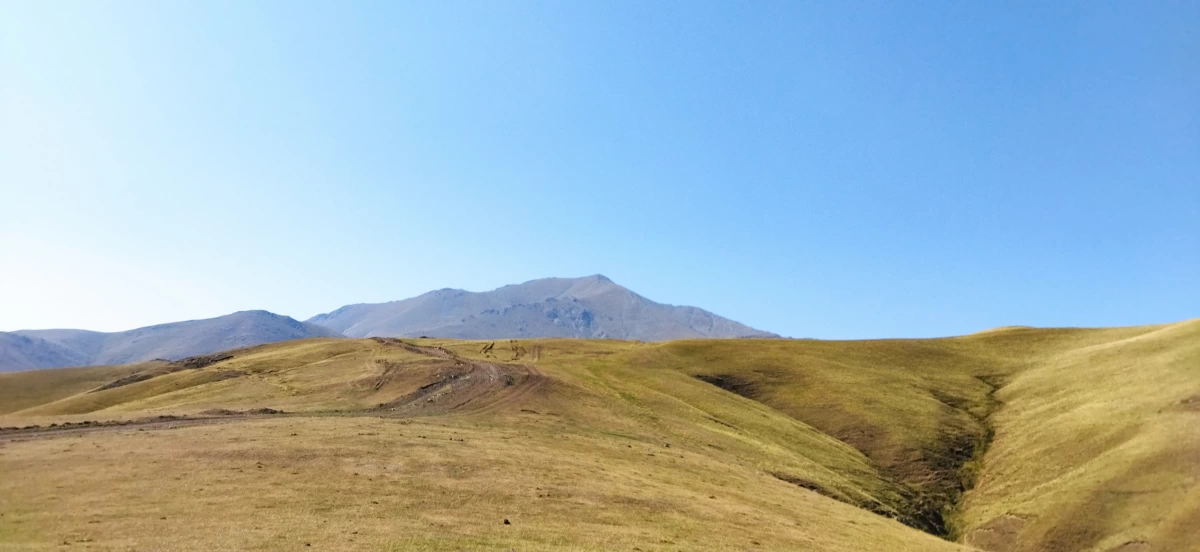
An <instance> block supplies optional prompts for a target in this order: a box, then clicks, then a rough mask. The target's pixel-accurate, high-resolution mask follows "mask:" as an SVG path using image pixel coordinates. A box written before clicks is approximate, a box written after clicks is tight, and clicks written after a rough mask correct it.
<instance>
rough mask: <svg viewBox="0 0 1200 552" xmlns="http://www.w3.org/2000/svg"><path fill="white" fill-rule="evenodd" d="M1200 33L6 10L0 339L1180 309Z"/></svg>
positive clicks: (464, 8) (618, 15) (928, 24)
mask: <svg viewBox="0 0 1200 552" xmlns="http://www.w3.org/2000/svg"><path fill="white" fill-rule="evenodd" d="M1198 22H1200V3H1196V2H1166V1H1163V2H1132V1H1122V2H1105V1H1086V2H1041V1H1038V2H958V1H954V2H919V3H915V2H890V3H884V2H800V1H788V2H778V3H769V2H724V3H713V2H696V1H687V2H657V1H656V2H641V1H638V2H633V1H619V2H618V1H603V2H600V1H597V2H590V3H585V2H545V3H539V2H525V1H520V2H443V1H437V2H432V1H431V2H419V3H418V2H406V3H400V2H379V3H368V2H350V3H341V2H337V3H335V2H328V3H309V2H290V1H289V2H242V1H233V2H214V1H203V2H182V1H177V2H176V1H173V2H157V1H144V2H133V1H129V2H101V1H95V2H91V1H89V2H57V1H55V2H27V1H10V0H0V330H15V329H20V328H42V327H83V328H90V329H99V330H121V329H128V328H131V327H135V326H140V325H146V324H151V323H158V322H166V321H172V320H179V319H188V318H202V317H209V316H216V315H220V314H225V313H228V312H231V311H235V310H245V309H252V308H262V309H268V310H271V311H275V312H279V313H283V314H289V315H292V316H295V317H297V318H301V319H303V318H307V317H309V316H312V315H314V314H317V313H319V312H325V311H329V310H332V309H334V308H337V307H339V306H341V305H343V304H347V303H356V302H375V301H386V300H393V299H400V298H404V297H409V296H412V295H416V294H419V293H422V292H425V291H428V290H431V289H435V288H442V287H460V288H465V289H469V290H486V289H491V288H494V287H497V286H500V285H504V284H508V283H516V282H521V281H525V280H529V279H534V278H538V277H544V276H580V275H586V274H593V273H603V274H605V275H607V276H609V277H610V278H612V279H613V280H614V281H616V282H618V283H620V284H623V285H626V286H628V287H630V288H631V289H633V290H635V291H638V292H639V293H641V294H643V295H645V296H647V297H650V298H651V299H654V300H657V301H661V302H667V303H675V304H692V305H697V306H701V307H704V308H707V309H710V310H712V311H714V312H717V313H719V314H722V315H725V316H728V317H731V318H733V319H736V320H739V321H742V322H745V323H747V324H750V325H753V326H755V327H758V328H762V329H766V330H771V331H775V332H778V333H781V334H784V335H789V336H797V337H824V338H861V337H881V336H906V337H907V336H914V337H915V336H934V335H949V334H961V333H968V332H973V331H976V330H980V329H984V328H988V327H993V326H999V325H1008V324H1029V325H1038V326H1060V325H1072V326H1079V325H1082V326H1106V325H1130V324H1145V323H1156V322H1168V321H1175V320H1180V319H1185V318H1192V317H1196V316H1200V32H1197V29H1198V27H1197V23H1198Z"/></svg>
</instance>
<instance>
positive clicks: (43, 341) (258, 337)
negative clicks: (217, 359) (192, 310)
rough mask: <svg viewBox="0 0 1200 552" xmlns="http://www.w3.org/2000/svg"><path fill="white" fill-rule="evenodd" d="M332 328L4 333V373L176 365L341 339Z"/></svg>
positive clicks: (236, 324)
mask: <svg viewBox="0 0 1200 552" xmlns="http://www.w3.org/2000/svg"><path fill="white" fill-rule="evenodd" d="M338 336H340V334H338V333H337V332H335V331H333V330H330V329H328V328H325V327H322V326H317V325H314V324H307V323H304V322H299V321H297V320H295V319H293V318H290V317H287V316H281V315H278V314H273V313H270V312H267V311H242V312H236V313H233V314H229V315H226V316H220V317H217V318H209V319H205V320H189V321H186V322H174V323H171V324H160V325H156V326H147V327H145V328H137V329H134V330H128V331H124V332H112V333H105V332H93V331H87V330H65V329H64V330H20V331H16V332H0V371H13V370H28V369H33V368H56V367H61V366H96V365H110V364H126V363H131V362H144V361H148V360H153V359H166V360H176V359H180V358H184V357H188V356H194V355H201V354H206V353H213V352H217V351H223V350H226V349H233V348H236V347H246V346H249V345H258V344H262V343H274V342H277V341H286V340H289V339H301V338H305V337H338Z"/></svg>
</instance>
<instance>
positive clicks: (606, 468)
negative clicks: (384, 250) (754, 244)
mask: <svg viewBox="0 0 1200 552" xmlns="http://www.w3.org/2000/svg"><path fill="white" fill-rule="evenodd" d="M1197 343H1200V323H1198V322H1197V321H1191V322H1184V323H1179V324H1172V325H1165V326H1154V327H1143V328H1116V329H1107V330H1082V329H1081V330H1073V329H1067V330H1039V329H1027V328H1012V329H1002V330H997V331H992V332H985V333H980V334H975V335H971V336H963V337H956V338H945V339H931V340H878V341H854V342H824V341H783V340H765V341H764V340H736V341H722V340H696V341H680V342H669V343H660V344H643V343H636V342H622V341H602V340H569V339H563V340H530V341H521V342H520V343H507V342H500V343H496V344H495V346H494V348H492V349H490V350H484V345H485V343H484V342H470V341H448V340H403V341H402V340H390V339H376V340H334V339H328V340H325V339H315V340H303V341H296V342H289V343H282V344H274V345H265V346H259V347H253V348H249V349H242V350H237V351H233V352H232V357H231V358H220V359H209V361H211V363H208V362H209V361H206V362H201V363H198V364H197V365H196V366H190V367H189V366H178V365H172V366H158V365H155V366H144V367H137V368H109V369H107V370H111V371H112V373H111V374H110V376H111V377H109V378H107V381H106V383H108V385H103V383H105V382H101V381H99V379H106V378H98V379H94V380H89V379H87V378H84V377H81V376H79V375H78V374H76V375H71V374H72V373H70V372H68V371H44V372H30V373H22V374H12V375H11V376H12V378H11V379H9V380H5V382H6V383H10V384H13V385H21V386H24V388H26V389H29V390H31V391H30V392H29V393H27V394H25V395H24V397H23V398H22V399H21V400H22V402H21V403H19V404H17V406H16V407H14V406H12V405H0V412H8V414H5V415H3V416H0V426H13V425H27V424H29V423H41V424H45V423H47V422H49V421H52V420H53V421H59V422H61V421H65V420H71V421H76V422H78V421H80V420H85V419H86V420H101V419H131V418H138V417H146V416H160V415H182V416H189V417H191V418H189V419H180V420H166V421H156V420H151V422H150V423H148V424H147V425H129V426H92V427H88V428H83V429H80V428H78V427H73V428H72V429H69V430H67V431H58V432H52V431H51V432H47V431H42V430H37V431H34V430H28V431H17V432H11V431H10V432H9V433H7V434H3V435H0V439H5V441H2V442H3V445H0V471H3V472H4V473H6V474H11V475H12V477H5V478H3V479H2V480H0V513H3V514H4V516H5V517H4V519H5V520H8V521H9V522H10V523H8V524H5V525H3V528H0V549H3V547H4V546H5V545H9V546H10V547H14V549H26V548H35V549H36V548H43V547H44V548H50V547H52V546H54V545H57V544H60V542H59V541H60V539H65V540H68V541H69V540H71V539H91V541H90V543H89V544H91V545H92V546H94V547H100V548H101V549H105V548H106V549H123V548H122V547H125V546H133V545H138V547H139V548H150V549H163V550H172V549H174V550H192V549H202V548H212V547H217V548H242V549H264V550H266V549H280V548H284V549H286V548H291V547H302V546H303V545H304V543H309V544H312V545H313V546H323V547H325V548H336V549H363V550H388V549H397V550H398V549H427V550H457V549H479V550H485V549H496V548H499V549H507V548H515V549H517V550H563V549H568V550H611V549H626V550H632V549H635V548H637V549H641V550H680V549H686V550H702V549H712V548H714V547H715V548H724V549H764V550H939V549H945V550H952V549H955V548H956V547H957V546H958V545H955V544H952V543H951V542H947V541H946V540H943V539H939V538H936V537H934V536H931V535H930V534H928V533H935V534H940V535H942V536H943V537H949V538H951V539H955V540H959V541H961V542H962V543H964V544H965V545H968V546H972V547H978V548H982V549H987V550H998V551H999V550H1003V551H1023V550H1043V549H1045V550H1096V551H1108V550H1123V551H1124V552H1131V551H1133V550H1187V549H1189V548H1188V547H1189V546H1191V545H1190V543H1192V542H1195V540H1194V539H1193V537H1194V536H1195V534H1194V531H1195V529H1194V526H1195V524H1194V523H1192V522H1193V521H1194V520H1195V519H1196V518H1197V504H1198V502H1197V500H1198V498H1197V494H1196V491H1195V490H1194V489H1196V485H1195V483H1196V475H1197V474H1196V470H1197V463H1198V462H1200V460H1198V459H1200V448H1197V442H1196V433H1195V431H1194V429H1192V430H1191V433H1189V432H1188V430H1189V428H1194V427H1195V425H1196V418H1197V415H1198V414H1200V411H1198V409H1197V408H1196V404H1197V403H1198V402H1200V399H1197V398H1196V393H1197V390H1200V381H1198V380H1197V372H1198V371H1197V370H1196V368H1197V366H1200V363H1198V362H1197V361H1198V358H1197V357H1198V355H1197V348H1196V347H1197V345H1196V344H1197ZM57 372H61V373H62V375H61V376H55V373H57ZM98 374H100V372H96V373H95V374H93V377H94V376H96V375H98ZM131 375H132V377H131ZM149 376H152V377H149ZM56 377H61V378H62V380H61V387H62V388H61V389H59V388H57V386H55V385H53V383H52V382H53V381H54V380H55V378H56ZM143 378H145V379H143ZM118 380H119V383H120V385H113V384H112V382H113V381H118ZM34 381H36V382H38V383H37V385H33V384H32V383H31V382H34ZM93 382H94V383H93ZM89 385H90V387H89ZM101 387H107V388H103V389H102V388H101ZM5 393H6V391H0V399H4V400H8V399H9V397H15V396H16V395H19V394H13V393H8V394H5ZM14 404H16V403H14ZM257 408H272V409H278V410H283V411H286V412H288V413H289V414H287V415H275V416H229V415H226V413H223V412H221V411H220V410H219V409H231V410H239V411H242V410H250V409H257ZM139 429H143V430H145V431H138V430H139ZM355 474H357V475H355ZM364 479H365V481H364ZM964 492H965V494H964ZM136 497H141V498H140V499H138V498H136ZM185 516H186V519H187V520H188V521H186V522H185V521H184V517H185ZM161 517H166V518H167V519H166V520H162V519H158V518H161ZM504 518H507V519H509V520H510V522H511V523H510V524H509V525H505V524H503V519H504ZM889 518H891V519H889ZM164 527H166V528H169V530H168V531H165V532H163V531H162V530H161V529H162V528H164ZM918 529H920V530H918ZM922 530H923V531H925V532H924V533H923V532H922ZM355 531H357V532H355ZM165 535H170V537H167V536H165ZM1121 547H1125V548H1121Z"/></svg>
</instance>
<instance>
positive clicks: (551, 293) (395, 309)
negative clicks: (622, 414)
mask: <svg viewBox="0 0 1200 552" xmlns="http://www.w3.org/2000/svg"><path fill="white" fill-rule="evenodd" d="M421 336H428V337H445V338H456V339H508V338H534V337H578V338H611V339H634V340H641V341H666V340H672V339H687V338H736V337H759V338H763V337H778V336H777V335H775V334H772V333H768V332H764V331H760V330H756V329H754V328H751V327H749V326H746V325H743V324H739V323H737V322H734V321H732V320H729V319H727V318H722V317H720V316H717V315H715V314H713V313H711V312H708V311H705V310H703V309H699V308H696V307H678V306H673V305H664V304H661V303H655V302H654V301H651V300H649V299H646V298H645V297H642V296H641V295H638V294H636V293H634V292H632V291H630V290H628V289H626V288H624V287H622V286H620V285H617V284H615V283H613V282H612V280H609V279H608V278H605V277H604V276H600V275H595V276H587V277H583V278H545V279H541V280H533V281H530V282H525V283H523V284H517V285H510V286H504V287H502V288H499V289H496V290H492V291H488V292H481V293H475V292H470V291H464V290H461V289H440V290H437V291H431V292H429V293H426V294H423V295H419V296H417V297H413V298H410V299H404V300H402V301H393V302H390V303H375V304H357V305H347V306H344V307H342V308H340V309H337V310H335V311H333V312H330V313H327V314H320V315H317V316H314V317H312V318H311V319H309V320H308V321H306V322H300V321H297V320H295V319H293V318H290V317H287V316H282V315H278V314H273V313H270V312H267V311H261V310H260V311H243V312H236V313H233V314H229V315H226V316H221V317H217V318H210V319H206V320H190V321H187V322H175V323H171V324H161V325H157V326H148V327H145V328H138V329H135V330H129V331H124V332H112V333H105V332H93V331H88V330H20V331H16V332H0V371H13V370H29V369H35V368H57V367H63V366H82V365H105V364H125V363H130V362H142V361H147V360H153V359H156V358H162V359H167V360H176V359H180V358H184V357H188V356H194V355H202V354H207V353H213V352H217V351H223V350H226V349H233V348H237V347H247V346H250V345H259V344H262V343H273V342H276V341H286V340H289V339H301V338H306V337H421Z"/></svg>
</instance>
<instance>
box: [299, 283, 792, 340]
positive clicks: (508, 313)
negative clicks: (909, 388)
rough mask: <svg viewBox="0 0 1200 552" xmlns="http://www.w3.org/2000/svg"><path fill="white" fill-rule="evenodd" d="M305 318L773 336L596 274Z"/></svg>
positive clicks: (539, 332) (415, 325)
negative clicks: (656, 299) (661, 300)
mask: <svg viewBox="0 0 1200 552" xmlns="http://www.w3.org/2000/svg"><path fill="white" fill-rule="evenodd" d="M308 322H311V323H313V324H319V325H321V326H325V327H327V328H332V329H334V330H337V331H339V332H341V333H343V334H345V335H346V336H348V337H376V336H380V337H419V336H423V335H425V336H430V337H448V338H456V339H506V338H532V337H583V338H611V339H637V340H641V341H666V340H671V339H687V338H703V337H778V336H777V335H775V334H772V333H768V332H763V331H759V330H756V329H754V328H751V327H749V326H746V325H743V324H739V323H737V322H734V321H732V320H729V319H728V318H722V317H720V316H717V315H715V314H713V313H711V312H708V311H706V310H703V309H698V308H696V307H676V306H672V305H664V304H661V303H655V302H654V301H651V300H649V299H646V298H645V297H642V296H641V295H638V294H636V293H634V292H632V291H630V290H628V289H626V288H624V287H621V286H619V285H617V284H615V283H613V281H612V280H609V279H608V278H605V277H604V276H600V275H595V276H586V277H583V278H545V279H542V280H533V281H530V282H525V283H523V284H517V285H510V286H504V287H502V288H499V289H496V290H492V291H487V292H482V293H474V292H470V291H464V290H461V289H440V290H437V291H431V292H429V293H426V294H424V295H419V296H417V297H413V298H411V299H405V300H403V301H393V302H390V303H375V304H358V305H347V306H345V307H342V308H340V309H338V310H335V311H333V312H330V313H327V314H319V315H317V316H314V317H312V318H310V319H308Z"/></svg>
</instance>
